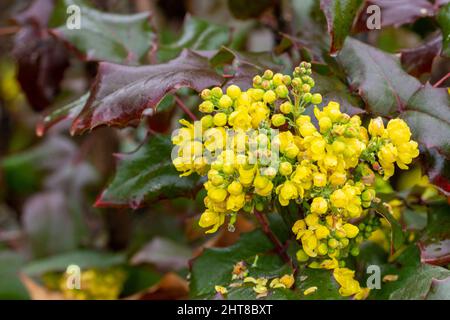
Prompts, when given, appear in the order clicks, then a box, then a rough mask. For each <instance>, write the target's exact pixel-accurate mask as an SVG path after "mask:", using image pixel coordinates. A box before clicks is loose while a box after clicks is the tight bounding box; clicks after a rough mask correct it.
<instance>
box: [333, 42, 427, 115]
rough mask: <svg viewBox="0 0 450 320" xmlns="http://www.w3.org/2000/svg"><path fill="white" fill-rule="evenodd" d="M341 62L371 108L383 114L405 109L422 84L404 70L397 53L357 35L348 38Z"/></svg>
mask: <svg viewBox="0 0 450 320" xmlns="http://www.w3.org/2000/svg"><path fill="white" fill-rule="evenodd" d="M338 62H339V63H340V64H341V65H342V67H343V69H344V71H345V72H346V73H347V77H348V80H349V82H350V86H351V88H352V89H354V90H355V91H357V92H358V93H359V95H360V96H361V97H362V98H363V100H364V101H365V102H366V104H367V108H368V110H369V111H370V112H372V113H375V114H378V115H381V116H385V117H390V116H393V115H395V114H398V113H399V112H401V111H402V110H404V109H405V106H406V104H407V102H408V100H409V99H410V98H411V97H412V95H413V94H414V93H415V92H416V91H417V90H419V89H420V87H421V84H420V82H419V80H417V79H416V78H413V77H411V76H410V75H408V74H407V73H406V72H405V71H403V69H402V68H401V66H400V62H399V59H398V58H397V57H395V56H393V55H389V54H387V53H385V52H383V51H381V50H378V49H376V48H374V47H371V46H369V45H367V44H364V43H362V42H360V41H358V40H355V39H351V38H349V39H347V41H346V42H345V46H344V48H343V49H342V51H341V52H340V54H339V56H338Z"/></svg>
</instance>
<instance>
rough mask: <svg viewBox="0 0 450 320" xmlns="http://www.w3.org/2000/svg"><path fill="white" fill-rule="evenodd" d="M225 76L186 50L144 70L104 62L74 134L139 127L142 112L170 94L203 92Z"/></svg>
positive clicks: (142, 68)
mask: <svg viewBox="0 0 450 320" xmlns="http://www.w3.org/2000/svg"><path fill="white" fill-rule="evenodd" d="M221 83H222V77H221V76H220V75H218V74H217V73H216V72H215V71H214V70H213V69H211V68H210V67H209V65H208V60H207V59H206V58H204V57H203V56H200V55H199V54H196V53H194V52H192V51H189V50H185V51H183V52H182V53H181V55H180V56H179V57H177V58H176V59H174V60H171V61H169V62H167V63H163V64H157V65H149V66H142V67H134V66H124V65H118V64H113V63H108V62H101V63H100V64H99V70H98V74H97V79H96V81H95V83H94V85H93V87H92V89H91V94H90V96H89V99H88V101H87V103H86V104H85V106H84V107H83V110H82V111H81V113H80V114H79V115H78V117H77V118H76V119H75V121H74V122H73V124H72V130H71V131H72V133H82V132H84V131H86V130H90V129H93V128H95V127H97V126H99V125H110V126H111V125H113V126H118V127H126V126H129V125H133V124H136V123H137V122H138V121H139V120H140V118H141V116H142V112H143V111H144V110H145V109H147V108H155V107H156V106H157V105H158V103H159V102H160V101H161V99H162V98H163V97H164V96H165V95H166V94H167V93H169V92H171V91H174V90H176V89H179V88H181V87H189V88H193V89H194V90H196V91H201V90H203V89H204V88H207V87H211V86H215V85H220V84H221Z"/></svg>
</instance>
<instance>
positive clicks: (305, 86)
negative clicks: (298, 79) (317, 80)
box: [302, 83, 314, 101]
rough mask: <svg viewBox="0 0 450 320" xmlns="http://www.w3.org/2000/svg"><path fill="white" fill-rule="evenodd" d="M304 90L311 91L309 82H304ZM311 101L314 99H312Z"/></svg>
mask: <svg viewBox="0 0 450 320" xmlns="http://www.w3.org/2000/svg"><path fill="white" fill-rule="evenodd" d="M302 91H303V92H305V93H307V92H310V91H311V86H310V85H309V84H306V83H304V84H303V85H302ZM313 96H314V95H313ZM311 101H312V100H311Z"/></svg>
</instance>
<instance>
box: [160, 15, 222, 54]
mask: <svg viewBox="0 0 450 320" xmlns="http://www.w3.org/2000/svg"><path fill="white" fill-rule="evenodd" d="M229 42H230V30H229V28H228V27H225V26H221V25H218V24H214V23H211V22H208V21H205V20H200V19H198V18H195V17H192V16H190V15H187V16H186V19H185V21H184V24H183V31H182V33H181V36H180V37H179V38H178V40H176V41H174V42H172V43H168V44H161V45H160V47H159V50H158V57H159V59H158V60H159V61H167V60H170V59H173V58H175V57H176V56H177V55H178V54H179V53H180V52H181V51H182V50H183V49H185V48H188V49H192V50H214V49H219V48H220V47H221V46H222V45H226V44H227V43H229Z"/></svg>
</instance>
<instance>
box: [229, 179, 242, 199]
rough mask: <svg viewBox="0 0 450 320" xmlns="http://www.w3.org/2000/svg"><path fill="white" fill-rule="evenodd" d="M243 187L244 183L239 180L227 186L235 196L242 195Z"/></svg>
mask: <svg viewBox="0 0 450 320" xmlns="http://www.w3.org/2000/svg"><path fill="white" fill-rule="evenodd" d="M242 189H243V188H242V184H240V183H239V182H238V181H233V182H231V183H230V184H229V185H228V187H227V190H228V192H229V193H230V194H231V195H233V196H237V195H240V194H241V193H242Z"/></svg>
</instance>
